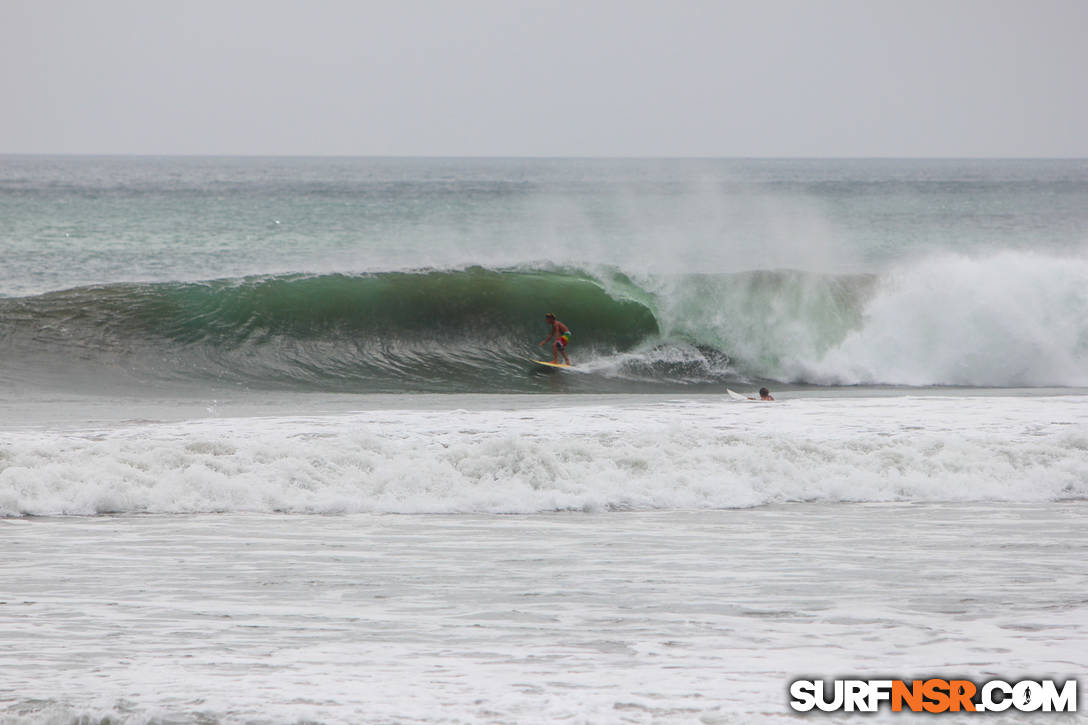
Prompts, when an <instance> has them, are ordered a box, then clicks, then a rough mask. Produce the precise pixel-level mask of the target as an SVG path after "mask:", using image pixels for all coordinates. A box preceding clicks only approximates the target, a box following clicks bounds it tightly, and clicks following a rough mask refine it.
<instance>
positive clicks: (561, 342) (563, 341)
mask: <svg viewBox="0 0 1088 725" xmlns="http://www.w3.org/2000/svg"><path fill="white" fill-rule="evenodd" d="M568 342H570V333H566V332H564V333H563V334H562V335H560V336H559V339H558V340H556V341H555V344H556V345H558V346H559V349H560V350H565V349H566V348H567V343H568Z"/></svg>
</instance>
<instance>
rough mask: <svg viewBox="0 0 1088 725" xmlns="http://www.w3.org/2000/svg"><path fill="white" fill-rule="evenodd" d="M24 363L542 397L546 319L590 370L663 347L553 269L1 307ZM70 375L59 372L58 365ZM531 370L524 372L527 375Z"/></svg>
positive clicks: (121, 291)
mask: <svg viewBox="0 0 1088 725" xmlns="http://www.w3.org/2000/svg"><path fill="white" fill-rule="evenodd" d="M0 310H2V311H3V317H2V320H3V325H4V336H5V337H6V338H8V339H9V341H11V342H12V343H13V347H14V348H16V349H17V350H19V353H20V354H21V355H22V356H23V358H24V359H29V358H41V357H43V356H45V357H51V358H53V359H54V360H55V361H62V360H64V359H67V360H68V361H69V362H71V361H75V360H79V361H80V363H79V364H78V365H74V366H72V367H73V368H75V370H76V371H77V373H78V374H80V375H85V374H90V373H93V372H94V370H95V369H96V368H113V370H114V372H116V371H117V369H119V368H123V369H125V370H127V371H128V372H130V373H131V374H132V375H133V376H135V377H136V378H137V379H139V380H144V381H151V382H153V381H155V380H214V381H216V382H218V383H224V384H242V385H247V386H259V387H274V388H279V387H289V388H298V389H304V390H358V391H389V392H396V391H403V390H456V391H476V390H506V391H518V390H534V389H537V388H539V387H540V386H546V385H548V384H550V383H548V382H546V381H541V380H538V379H536V378H535V377H534V376H533V375H532V374H529V372H531V367H532V366H531V365H527V358H529V357H540V356H542V355H548V356H549V357H550V354H551V352H550V349H549V350H547V352H542V351H541V348H540V347H538V345H537V343H539V342H540V341H541V340H543V339H544V338H545V337H546V336H547V335H548V332H549V328H548V326H547V325H546V324H545V321H544V314H545V313H546V312H555V313H556V314H557V315H558V316H559V318H560V319H561V320H562V321H563V322H564V323H565V324H567V325H568V326H569V327H570V328H571V330H572V331H573V342H572V344H571V352H572V354H573V352H574V350H575V349H577V350H578V354H580V355H581V356H582V359H583V360H585V359H588V358H589V357H597V356H607V355H610V354H614V353H617V352H623V351H627V350H630V349H632V348H634V347H636V346H638V345H640V344H642V343H644V342H645V341H647V340H652V339H654V338H656V337H657V335H658V332H659V327H658V323H657V320H656V319H655V317H654V314H653V312H652V311H651V310H650V309H649V308H648V307H647V306H646V305H644V304H642V303H639V302H635V301H633V300H630V299H625V298H617V296H614V295H610V294H608V293H607V292H606V291H605V289H604V286H603V285H602V284H601V282H600V281H598V280H597V279H595V278H593V277H591V276H589V275H586V274H583V273H580V272H564V271H547V270H529V271H496V270H487V269H483V268H471V269H467V270H463V271H428V272H419V273H408V272H397V273H384V274H374V275H364V276H347V275H324V276H303V275H288V276H279V277H270V278H246V279H235V280H217V281H211V282H204V283H167V284H147V285H132V284H126V285H110V286H103V287H89V288H78V289H72V290H66V291H62V292H55V293H50V294H46V295H41V296H38V297H30V298H21V299H17V300H3V301H0ZM61 367H62V368H63V367H64V366H63V365H61ZM527 371H529V372H527Z"/></svg>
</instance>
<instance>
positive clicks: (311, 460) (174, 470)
mask: <svg viewBox="0 0 1088 725" xmlns="http://www.w3.org/2000/svg"><path fill="white" fill-rule="evenodd" d="M1084 497H1088V398H1086V397H1083V396H1067V397H1057V398H1044V397H1025V398H1015V397H1005V398H998V397H975V398H971V397H962V398H936V397H909V398H848V399H828V398H806V399H795V400H787V401H780V402H778V403H775V404H773V405H772V404H756V403H731V402H718V401H715V402H693V401H671V402H670V401H664V402H653V403H646V404H634V403H626V404H617V405H597V406H578V405H568V406H565V407H555V408H542V409H531V410H517V411H513V410H473V411H467V410H426V411H420V410H415V411H389V410H378V411H368V412H359V413H354V414H344V415H326V416H308V417H295V416H284V417H269V418H235V419H207V420H193V421H188V422H179V423H161V424H134V425H120V426H117V427H109V428H103V429H96V430H65V431H57V430H22V431H13V432H10V433H8V434H6V435H5V438H4V443H3V445H2V447H0V514H3V515H7V516H19V515H27V514H30V515H54V514H72V515H94V514H97V513H107V512H161V513H178V512H219V511H222V512H231V511H256V512H273V511H275V512H294V513H352V512H395V513H421V512H427V513H459V512H479V513H485V512H486V513H536V512H543V511H555V510H587V511H596V510H609V509H639V510H641V509H677V508H737V507H752V506H760V505H764V504H768V503H777V502H791V501H826V502H834V501H1052V500H1060V499H1070V498H1084Z"/></svg>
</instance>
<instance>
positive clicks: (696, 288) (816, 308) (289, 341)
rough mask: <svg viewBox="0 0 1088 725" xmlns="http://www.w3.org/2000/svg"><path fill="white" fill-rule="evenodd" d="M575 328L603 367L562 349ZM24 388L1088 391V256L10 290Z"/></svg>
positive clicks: (3, 373)
mask: <svg viewBox="0 0 1088 725" xmlns="http://www.w3.org/2000/svg"><path fill="white" fill-rule="evenodd" d="M548 311H554V312H556V313H557V314H558V315H559V317H560V319H562V320H563V321H564V322H565V323H566V324H568V325H569V326H570V327H571V329H572V330H573V332H574V335H573V342H572V345H571V348H570V352H571V355H572V357H573V358H574V360H575V362H576V364H577V366H578V367H579V368H580V370H582V371H583V372H584V373H589V374H583V375H563V376H562V377H561V378H556V376H555V375H548V374H546V373H543V372H541V371H538V370H534V369H533V366H532V365H531V364H530V363H528V358H530V357H539V356H541V355H549V354H550V350H548V351H546V352H542V351H541V349H540V348H539V347H538V346H537V343H538V342H539V341H540V340H541V339H543V338H544V337H545V335H546V334H547V328H546V326H545V325H544V322H543V314H544V313H545V312H548ZM0 339H2V340H3V341H4V344H5V347H6V349H7V355H6V356H5V358H4V359H3V361H2V362H0V380H3V381H6V382H8V383H9V384H28V383H29V384H35V383H37V384H41V385H49V386H51V385H56V384H58V382H59V381H64V383H65V384H69V385H79V384H81V383H82V384H84V385H86V386H92V387H99V386H101V385H102V384H103V381H106V380H110V379H113V380H116V381H118V382H119V383H120V384H124V385H130V384H132V383H133V382H136V383H146V384H149V385H152V386H161V385H163V384H167V383H193V382H196V383H201V384H208V383H213V384H216V385H225V386H246V387H252V388H258V389H292V390H310V391H355V392H403V391H437V392H532V391H537V390H542V391H547V392H555V391H568V392H623V391H643V390H672V389H678V388H691V387H692V386H695V387H696V388H697V387H698V386H716V387H720V386H721V385H722V384H729V383H733V382H737V383H738V384H740V383H748V382H757V381H778V382H784V383H797V384H817V385H844V384H846V385H849V384H891V385H982V386H996V387H1012V386H1048V385H1056V386H1080V385H1088V262H1085V261H1083V260H1068V259H1055V258H1047V257H1042V256H1035V255H1030V254H1023V253H1005V254H1001V255H996V256H994V257H991V258H988V259H972V258H966V257H957V256H944V257H940V258H930V259H925V260H921V261H919V262H916V263H913V264H911V265H906V266H904V267H902V268H899V269H896V270H891V271H889V272H887V273H884V274H880V275H876V274H841V275H833V274H816V273H808V272H801V271H788V270H787V271H756V272H743V273H735V274H687V275H660V276H652V275H643V276H641V277H635V276H628V275H625V274H623V273H622V272H621V271H619V270H616V269H593V270H588V269H577V268H570V269H560V268H519V269H486V268H483V267H472V268H467V269H462V270H423V271H418V272H388V273H375V274H360V275H346V274H330V275H303V274H295V275H280V276H267V277H247V278H238V279H225V280H214V281H208V282H200V283H180V282H174V283H154V284H113V285H104V286H94V287H81V288H75V289H69V290H62V291H57V292H51V293H47V294H43V295H37V296H33V297H22V298H9V299H0Z"/></svg>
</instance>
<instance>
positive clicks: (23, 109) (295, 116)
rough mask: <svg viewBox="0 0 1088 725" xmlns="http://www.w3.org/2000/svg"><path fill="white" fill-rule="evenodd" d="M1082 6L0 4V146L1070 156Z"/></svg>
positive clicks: (1006, 1)
mask: <svg viewBox="0 0 1088 725" xmlns="http://www.w3.org/2000/svg"><path fill="white" fill-rule="evenodd" d="M1086 89H1088V0H1022V1H1021V0H940V1H937V0H809V1H804V0H753V1H751V2H739V1H735V0H720V1H718V2H714V1H712V0H704V1H702V2H695V1H692V0H661V1H660V2H649V1H646V0H626V1H621V0H580V1H579V2H561V1H558V0H553V1H552V2H529V1H527V0H457V1H450V2H445V1H440V0H431V1H429V2H428V1H421V0H399V1H396V2H386V1H385V0H380V1H378V0H299V1H298V2H293V1H288V0H78V1H73V0H0V99H2V102H0V152H8V153H11V152H27V153H138V154H303V155H308V154H314V155H325V154H337V155H420V156H429V155H454V156H460V155H470V156H476V155H485V156H496V155H498V156H1088V91H1086Z"/></svg>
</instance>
